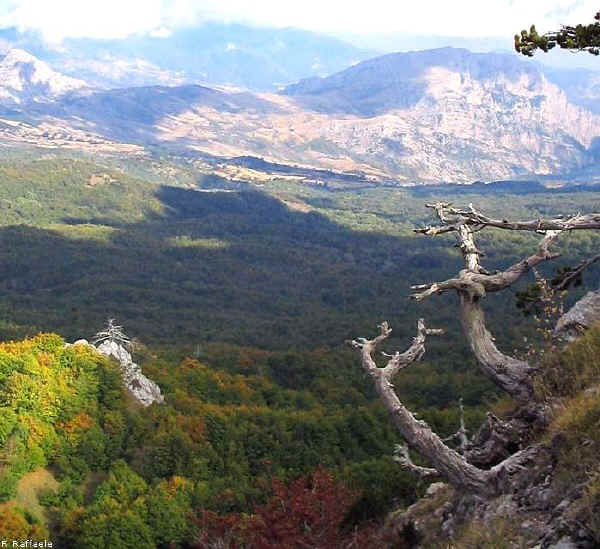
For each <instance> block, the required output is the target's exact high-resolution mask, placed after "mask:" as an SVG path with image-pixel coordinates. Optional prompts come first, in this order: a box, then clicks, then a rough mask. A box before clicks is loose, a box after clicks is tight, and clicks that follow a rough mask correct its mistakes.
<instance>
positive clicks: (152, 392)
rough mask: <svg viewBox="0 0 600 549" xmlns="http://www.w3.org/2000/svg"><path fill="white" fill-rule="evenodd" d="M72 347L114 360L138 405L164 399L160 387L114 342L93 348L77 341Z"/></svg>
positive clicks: (80, 340) (128, 353)
mask: <svg viewBox="0 0 600 549" xmlns="http://www.w3.org/2000/svg"><path fill="white" fill-rule="evenodd" d="M66 345H71V344H70V343H67V344H66ZM72 345H89V346H90V347H94V349H96V350H97V351H98V352H100V353H102V354H103V355H105V356H108V357H110V358H114V359H115V360H116V361H117V362H118V363H119V364H120V365H121V373H122V375H123V381H124V383H125V387H126V388H127V390H128V391H129V392H130V393H131V394H132V395H133V397H134V398H135V399H136V400H137V401H138V402H139V403H140V404H142V405H144V406H150V405H151V404H153V403H155V402H156V403H158V404H160V403H162V402H164V400H165V397H164V396H163V395H162V393H161V392H160V387H159V386H158V385H157V384H156V383H154V381H152V380H151V379H148V378H147V377H146V376H145V375H144V374H143V373H142V369H141V368H140V367H139V365H137V364H136V363H135V362H133V359H132V357H131V353H130V352H129V351H128V350H127V349H125V347H123V346H122V345H119V344H118V343H116V342H114V341H103V342H102V343H101V344H100V345H98V347H95V346H94V345H92V344H91V343H89V342H88V340H87V339H78V340H77V341H75V342H74V343H72Z"/></svg>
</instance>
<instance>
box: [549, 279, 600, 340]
mask: <svg viewBox="0 0 600 549" xmlns="http://www.w3.org/2000/svg"><path fill="white" fill-rule="evenodd" d="M597 322H600V290H596V291H594V292H588V293H587V294H586V295H585V296H584V297H582V298H581V299H580V300H579V301H578V302H577V303H575V305H573V307H571V308H570V309H569V310H568V311H567V312H566V313H565V314H564V315H563V316H562V317H560V319H559V321H558V322H557V323H556V327H555V328H554V333H553V337H554V339H555V340H556V341H557V342H560V343H570V342H572V341H574V340H575V339H576V338H577V337H578V336H579V335H581V333H582V332H583V331H585V330H587V329H588V328H589V327H590V326H592V325H593V324H596V323H597Z"/></svg>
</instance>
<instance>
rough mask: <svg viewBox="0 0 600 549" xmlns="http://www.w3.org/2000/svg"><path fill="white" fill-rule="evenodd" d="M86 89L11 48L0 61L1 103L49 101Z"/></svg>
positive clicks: (80, 83)
mask: <svg viewBox="0 0 600 549" xmlns="http://www.w3.org/2000/svg"><path fill="white" fill-rule="evenodd" d="M85 87H86V83H85V82H84V81H82V80H78V79H75V78H71V77H69V76H65V75H64V74H60V73H58V72H56V71H54V70H52V69H51V68H50V66H48V65H47V64H46V63H44V62H43V61H40V60H39V59H37V58H36V57H34V56H33V55H30V54H29V53H27V52H26V51H24V50H20V49H11V50H9V51H8V52H7V53H6V55H4V56H3V57H2V58H1V59H0V101H1V102H2V103H4V104H15V103H16V104H20V103H28V102H30V101H51V100H53V99H56V98H58V97H60V96H62V95H65V94H66V93H68V92H71V91H74V90H80V89H82V88H85Z"/></svg>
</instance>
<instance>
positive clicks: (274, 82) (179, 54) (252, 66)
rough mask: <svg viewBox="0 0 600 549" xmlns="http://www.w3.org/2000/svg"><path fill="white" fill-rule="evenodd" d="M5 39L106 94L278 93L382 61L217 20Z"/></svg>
mask: <svg viewBox="0 0 600 549" xmlns="http://www.w3.org/2000/svg"><path fill="white" fill-rule="evenodd" d="M2 39H3V40H5V41H6V42H8V43H11V44H13V45H14V47H19V48H22V49H25V50H27V51H31V53H33V54H34V55H36V56H37V57H39V58H40V59H42V60H44V61H47V62H48V63H50V64H51V65H52V66H53V67H55V69H56V70H58V71H61V72H63V73H65V74H67V75H69V76H71V77H74V78H79V79H83V80H85V81H87V82H89V83H90V84H92V85H94V86H96V87H99V88H125V87H132V86H151V85H180V84H198V83H203V84H205V83H210V84H227V85H231V86H238V87H242V88H247V89H253V90H271V91H273V90H276V89H278V87H281V86H285V85H287V84H290V83H292V82H295V81H297V80H299V79H300V78H304V77H306V76H325V75H328V74H331V73H333V72H336V71H339V70H341V69H343V68H345V67H348V66H349V65H351V64H352V63H356V62H358V61H361V60H363V59H368V58H369V57H372V56H373V55H375V53H374V52H371V51H368V50H365V49H360V48H357V47H355V46H352V45H351V44H348V43H346V42H343V41H341V40H338V39H336V38H332V37H329V36H325V35H321V34H317V33H313V32H309V31H303V30H299V29H291V28H284V29H274V28H261V27H254V26H247V25H241V24H226V23H217V22H206V23H204V24H202V25H200V26H198V27H194V28H183V29H161V31H160V32H157V33H154V35H146V36H140V35H134V36H131V37H129V38H126V39H122V40H97V39H91V38H67V39H65V40H64V41H63V42H62V44H61V45H60V47H59V48H56V47H51V46H48V45H47V44H45V43H44V41H43V40H42V39H41V37H40V36H39V35H37V34H36V33H34V32H27V33H20V32H17V31H16V30H15V29H12V28H9V29H4V30H0V40H2Z"/></svg>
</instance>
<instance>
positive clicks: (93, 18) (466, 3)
mask: <svg viewBox="0 0 600 549" xmlns="http://www.w3.org/2000/svg"><path fill="white" fill-rule="evenodd" d="M598 9H600V5H599V4H598V1H597V0H417V1H415V0H411V1H402V0H369V1H368V2H352V1H351V0H350V1H348V0H343V1H338V0H301V1H298V0H294V1H288V0H12V1H11V0H0V26H2V27H7V26H16V27H18V28H21V29H36V30H40V31H41V32H42V33H43V34H44V36H45V37H46V38H47V39H48V40H51V41H60V40H61V39H62V38H64V37H66V36H87V37H95V38H123V37H126V36H128V35H131V34H135V33H152V34H155V35H159V36H160V35H163V36H166V35H168V33H169V32H170V30H172V29H173V28H176V27H180V26H185V25H190V24H194V23H197V22H199V21H202V20H204V19H213V20H221V21H223V20H224V21H236V22H244V23H252V24H256V25H261V26H271V25H275V26H294V27H299V28H304V29H310V30H315V31H320V32H328V33H337V34H340V33H352V34H366V35H368V34H381V33H383V34H395V33H409V32H410V33H412V34H424V35H441V36H458V37H482V36H485V37H505V36H512V35H513V34H514V32H515V30H517V29H520V28H523V27H528V26H529V25H530V24H531V23H532V22H535V23H536V24H537V25H538V28H540V29H541V30H550V29H552V28H556V27H557V26H558V25H559V23H572V22H580V21H584V22H585V21H591V20H592V17H593V15H594V13H595V12H596V11H598Z"/></svg>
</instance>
